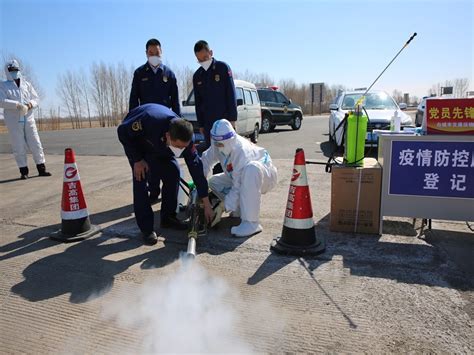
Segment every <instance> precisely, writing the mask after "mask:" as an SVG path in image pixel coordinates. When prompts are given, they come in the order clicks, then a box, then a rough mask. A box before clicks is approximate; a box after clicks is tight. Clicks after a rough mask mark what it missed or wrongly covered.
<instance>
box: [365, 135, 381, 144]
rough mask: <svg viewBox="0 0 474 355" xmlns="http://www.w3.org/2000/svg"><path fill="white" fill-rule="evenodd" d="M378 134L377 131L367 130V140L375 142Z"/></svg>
mask: <svg viewBox="0 0 474 355" xmlns="http://www.w3.org/2000/svg"><path fill="white" fill-rule="evenodd" d="M378 137H379V136H378V135H377V133H374V132H367V139H366V140H367V142H371V143H377V140H378Z"/></svg>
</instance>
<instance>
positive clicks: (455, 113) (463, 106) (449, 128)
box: [426, 99, 474, 135]
mask: <svg viewBox="0 0 474 355" xmlns="http://www.w3.org/2000/svg"><path fill="white" fill-rule="evenodd" d="M426 127H427V131H428V134H463V135H465V134H470V135H474V99H428V100H426Z"/></svg>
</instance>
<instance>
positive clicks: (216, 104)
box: [193, 40, 237, 147]
mask: <svg viewBox="0 0 474 355" xmlns="http://www.w3.org/2000/svg"><path fill="white" fill-rule="evenodd" d="M194 54H195V55H196V58H197V60H198V62H199V64H200V65H201V67H200V68H199V69H198V70H196V72H195V73H194V76H193V87H194V100H195V105H196V117H197V121H198V124H199V129H200V131H201V134H203V135H204V137H205V138H206V144H207V147H209V146H210V131H211V128H212V125H213V124H214V122H215V121H217V120H220V119H222V118H225V119H227V120H228V121H230V122H231V124H232V126H233V127H234V128H235V121H236V120H237V101H236V98H235V86H234V79H233V78H232V71H231V69H230V67H229V66H228V65H227V64H226V63H224V62H221V61H218V60H215V59H214V58H213V57H212V55H213V53H212V50H211V49H210V48H209V44H208V43H207V42H206V41H203V40H201V41H198V42H196V44H195V45H194Z"/></svg>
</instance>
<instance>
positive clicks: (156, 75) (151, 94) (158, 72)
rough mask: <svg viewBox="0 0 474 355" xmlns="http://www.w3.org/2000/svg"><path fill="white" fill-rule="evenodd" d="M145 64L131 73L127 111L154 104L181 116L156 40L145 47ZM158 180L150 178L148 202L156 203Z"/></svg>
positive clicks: (173, 84) (173, 81) (171, 76)
mask: <svg viewBox="0 0 474 355" xmlns="http://www.w3.org/2000/svg"><path fill="white" fill-rule="evenodd" d="M145 49H146V56H147V62H146V63H145V64H143V65H142V66H140V67H138V68H137V69H136V70H135V72H134V73H133V81H132V89H131V91H130V101H129V110H130V111H131V110H133V109H134V108H135V107H138V106H140V105H143V104H148V103H155V104H160V105H163V106H166V107H169V108H170V109H171V110H173V112H174V113H176V114H177V115H178V116H181V109H180V106H179V94H178V85H177V82H176V76H175V74H174V73H173V71H172V70H171V69H170V68H168V67H167V66H166V65H164V64H163V63H162V53H163V52H162V49H161V43H160V41H159V40H157V39H156V38H152V39H150V40H148V42H147V43H146V45H145ZM159 195H160V180H158V179H157V177H155V176H150V200H151V201H152V202H157V201H158V196H159Z"/></svg>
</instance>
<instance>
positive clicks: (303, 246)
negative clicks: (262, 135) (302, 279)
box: [270, 148, 326, 256]
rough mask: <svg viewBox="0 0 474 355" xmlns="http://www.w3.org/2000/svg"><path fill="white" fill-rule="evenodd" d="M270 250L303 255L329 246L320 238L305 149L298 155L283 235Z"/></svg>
mask: <svg viewBox="0 0 474 355" xmlns="http://www.w3.org/2000/svg"><path fill="white" fill-rule="evenodd" d="M270 249H271V250H273V251H275V252H277V253H279V254H286V255H300V256H302V255H317V254H320V253H322V252H324V250H325V249H326V248H325V244H324V243H322V242H321V241H320V240H318V238H317V237H316V229H315V227H314V221H313V209H312V206H311V196H310V191H309V186H308V179H307V177H306V159H305V156H304V151H303V149H301V148H298V149H297V150H296V154H295V161H294V165H293V174H292V177H291V183H290V190H289V192H288V201H287V205H286V210H285V219H284V222H283V230H282V233H281V236H279V237H278V238H276V239H274V240H273V241H272V243H271V245H270Z"/></svg>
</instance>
